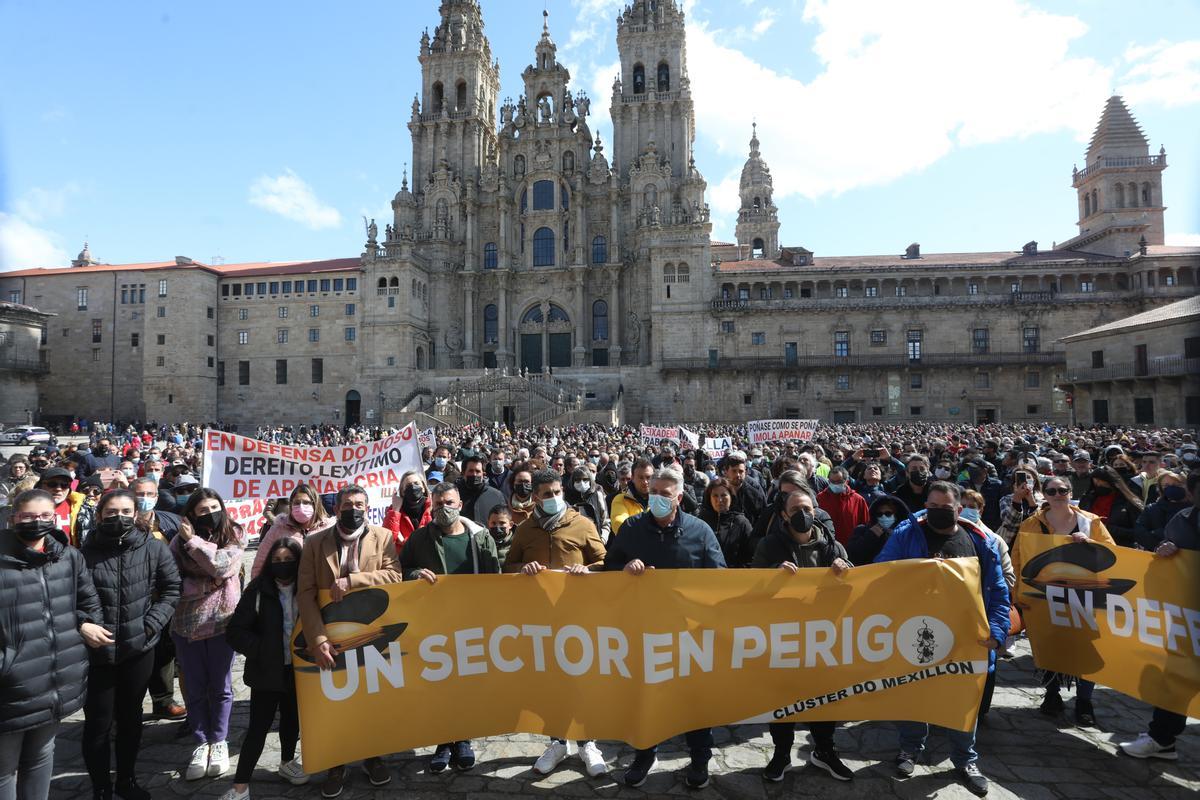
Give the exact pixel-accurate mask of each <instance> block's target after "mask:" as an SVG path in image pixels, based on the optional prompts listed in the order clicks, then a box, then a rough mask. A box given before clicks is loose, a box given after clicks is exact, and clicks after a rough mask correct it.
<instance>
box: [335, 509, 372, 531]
mask: <svg viewBox="0 0 1200 800" xmlns="http://www.w3.org/2000/svg"><path fill="white" fill-rule="evenodd" d="M366 516H367V515H366V512H365V511H363V510H361V509H358V508H343V509H342V510H341V511H339V512H338V525H339V526H340V527H341V529H342V530H344V531H356V530H358V529H359V528H361V527H362V524H363V520H364V519H366Z"/></svg>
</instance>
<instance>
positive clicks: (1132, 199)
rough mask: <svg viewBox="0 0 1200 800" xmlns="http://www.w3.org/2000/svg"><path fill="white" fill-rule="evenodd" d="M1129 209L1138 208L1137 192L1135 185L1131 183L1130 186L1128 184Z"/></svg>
mask: <svg viewBox="0 0 1200 800" xmlns="http://www.w3.org/2000/svg"><path fill="white" fill-rule="evenodd" d="M1129 207H1130V208H1137V207H1138V190H1137V184H1136V183H1133V182H1130V184H1129Z"/></svg>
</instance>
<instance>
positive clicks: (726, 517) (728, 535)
mask: <svg viewBox="0 0 1200 800" xmlns="http://www.w3.org/2000/svg"><path fill="white" fill-rule="evenodd" d="M699 517H700V519H701V520H702V521H703V522H706V523H707V524H708V527H710V528H712V529H713V533H715V534H716V535H717V542H718V543H719V544H720V545H721V553H722V554H723V555H724V556H725V566H727V567H730V568H733V567H748V566H750V562H751V561H752V560H753V559H754V527H753V526H752V525H751V524H750V520H748V519H746V516H745V515H744V514H743V513H742V512H740V511H734V510H733V509H730V510H729V511H725V512H722V513H719V514H718V513H717V512H716V511H714V510H713V509H712V506H709V505H705V506H703V507H702V508H701V509H700V514H699Z"/></svg>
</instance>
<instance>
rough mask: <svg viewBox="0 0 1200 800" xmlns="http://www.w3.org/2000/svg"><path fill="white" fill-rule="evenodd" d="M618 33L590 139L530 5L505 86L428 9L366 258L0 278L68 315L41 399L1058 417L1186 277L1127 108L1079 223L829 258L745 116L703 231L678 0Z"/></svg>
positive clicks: (231, 411) (532, 411) (271, 415)
mask: <svg viewBox="0 0 1200 800" xmlns="http://www.w3.org/2000/svg"><path fill="white" fill-rule="evenodd" d="M616 40H617V47H618V52H619V54H620V65H621V67H620V74H619V75H618V76H617V77H616V79H615V80H614V83H613V87H612V97H611V107H610V113H611V117H612V126H613V140H612V141H611V142H607V143H606V142H603V141H601V139H600V137H599V136H598V135H596V134H595V132H593V131H592V129H591V127H590V126H589V121H590V119H591V102H592V101H591V99H590V98H588V97H587V96H586V95H585V94H584V93H582V92H578V91H575V90H574V89H573V87H572V84H571V76H570V74H569V72H568V70H567V68H566V67H565V66H564V65H563V64H561V63H560V62H559V61H558V58H557V48H556V45H555V43H554V41H553V38H552V36H551V33H550V29H549V25H548V20H547V19H546V18H544V21H543V27H542V31H541V36H540V37H539V38H538V39H537V41H536V44H535V46H534V48H533V54H532V55H533V59H532V61H531V63H530V64H529V65H528V66H526V67H525V69H524V71H523V72H522V73H521V78H522V91H521V93H520V94H519V96H517V97H515V98H510V97H505V98H501V96H500V65H499V63H498V62H497V61H496V60H495V58H494V56H493V54H492V50H491V46H490V43H489V42H488V39H487V36H486V35H485V32H484V20H483V16H482V11H481V8H480V6H479V3H478V0H442V2H441V5H440V8H439V18H438V20H437V24H436V26H435V27H434V28H433V30H432V34H430V33H429V32H426V33H425V34H424V35H422V36H421V38H420V42H419V50H418V58H419V61H420V64H421V85H420V87H419V89H418V90H417V92H416V95H415V97H414V98H413V102H412V111H411V116H410V118H409V122H408V127H409V131H410V133H411V138H412V147H413V153H412V160H411V164H412V172H411V176H409V175H408V174H407V173H406V174H405V176H404V179H403V181H402V183H401V186H400V188H399V191H398V192H397V193H396V195H395V196H394V198H393V199H392V202H391V208H392V219H390V220H381V221H378V222H382V223H383V229H382V230H380V229H379V228H378V226H377V222H376V221H371V223H370V224H369V226H368V228H367V231H366V239H367V241H366V244H365V247H364V249H363V251H362V253H361V254H360V255H359V256H358V257H356V258H346V259H337V260H332V261H320V262H301V263H291V264H227V265H208V264H201V263H198V262H194V261H192V260H191V259H187V258H183V257H179V258H176V259H175V260H172V261H164V262H155V263H151V264H135V265H107V264H101V263H98V262H96V261H94V260H93V259H92V257H91V255H90V253H89V252H88V251H87V250H86V248H85V251H84V252H83V253H81V254H80V257H79V258H78V259H76V261H75V262H73V265H72V266H71V267H67V268H50V269H38V270H25V271H21V272H15V273H6V274H4V275H0V299H4V300H8V301H11V302H14V303H18V304H25V305H32V306H35V307H37V308H39V309H40V310H42V311H46V312H49V313H51V314H54V315H56V316H55V317H52V318H50V319H49V321H48V322H47V332H46V333H45V335H44V336H43V339H42V344H41V348H40V353H39V354H38V359H39V360H40V363H41V364H43V365H44V367H45V368H48V370H49V374H47V375H45V376H43V377H42V379H41V386H42V388H41V408H40V412H41V414H42V416H43V418H45V419H47V420H53V419H56V418H60V417H63V416H66V415H82V416H87V417H93V418H109V417H112V418H118V419H122V418H123V419H158V420H181V419H190V420H198V419H221V420H224V421H227V422H229V423H231V424H237V425H257V424H261V423H264V422H280V423H284V422H293V423H297V424H299V423H309V422H341V423H355V422H362V421H374V422H385V423H389V424H392V423H399V422H404V421H407V420H408V419H413V418H417V419H418V421H419V422H422V421H428V417H429V416H430V415H432V416H433V417H435V418H437V419H440V420H443V421H446V422H465V421H474V420H482V421H485V422H490V421H495V420H503V421H505V422H507V423H509V424H518V425H520V424H540V423H545V422H550V421H555V422H566V421H570V420H614V419H620V420H622V421H625V422H637V421H639V420H640V421H645V422H665V423H672V422H686V421H714V422H716V421H722V422H724V421H729V422H734V421H741V420H745V419H753V418H763V417H785V416H793V417H817V418H820V419H822V420H824V421H827V422H833V421H838V422H851V421H859V422H900V421H910V420H926V421H930V420H941V421H949V422H968V421H979V422H987V421H1005V422H1009V421H1046V420H1049V421H1056V422H1066V421H1068V420H1069V419H1070V418H1071V412H1072V410H1071V408H1070V401H1071V398H1070V392H1069V390H1066V389H1064V388H1063V387H1064V385H1065V383H1064V379H1063V372H1064V369H1065V363H1066V362H1065V355H1064V350H1063V346H1062V344H1061V341H1060V340H1061V339H1062V338H1063V337H1064V336H1067V335H1070V334H1072V333H1075V332H1077V331H1081V330H1084V329H1087V328H1090V327H1093V326H1095V325H1098V324H1103V323H1106V322H1109V321H1112V320H1116V319H1119V318H1121V317H1124V316H1128V315H1130V314H1133V313H1137V312H1140V311H1144V310H1146V309H1147V308H1149V307H1151V306H1154V305H1156V304H1159V303H1164V302H1169V301H1171V300H1177V299H1180V298H1181V297H1186V296H1189V295H1192V294H1195V293H1196V287H1197V272H1198V270H1200V249H1198V248H1179V247H1168V246H1165V245H1164V241H1163V213H1164V210H1165V207H1164V202H1163V189H1162V173H1163V170H1164V169H1165V168H1166V164H1167V159H1166V153H1165V151H1164V150H1161V149H1160V150H1159V151H1158V152H1157V153H1151V152H1150V149H1149V143H1148V141H1147V139H1146V137H1145V136H1144V135H1143V133H1142V132H1141V130H1140V129H1139V127H1138V125H1137V123H1136V122H1135V121H1134V119H1133V117H1132V115H1131V114H1130V112H1129V110H1128V109H1127V108H1126V106H1125V105H1124V103H1123V102H1122V101H1121V99H1120V98H1117V97H1113V98H1110V100H1109V101H1108V103H1107V104H1106V106H1105V108H1104V109H1103V112H1102V115H1101V119H1100V123H1099V125H1098V126H1097V129H1096V133H1095V135H1094V137H1093V139H1092V142H1091V144H1090V146H1089V148H1088V150H1087V154H1086V160H1085V164H1084V166H1083V168H1082V169H1078V168H1076V169H1075V170H1074V171H1073V172H1072V174H1071V176H1070V181H1071V186H1072V188H1073V189H1074V192H1075V195H1076V199H1077V203H1078V211H1077V216H1078V220H1077V223H1078V229H1079V232H1078V234H1076V235H1075V236H1073V237H1072V238H1071V239H1069V240H1068V241H1065V242H1059V243H1056V244H1055V245H1054V246H1053V247H1051V248H1039V246H1038V244H1037V243H1036V242H1028V243H1025V244H1023V245H1022V246H1021V247H1015V248H1014V249H1013V250H1012V251H1005V252H983V253H922V252H921V248H920V245H919V244H915V243H914V244H911V245H909V246H908V247H907V248H905V249H904V252H903V253H902V254H899V253H898V254H897V255H895V256H838V257H828V256H824V255H821V254H819V253H817V252H815V250H816V249H817V243H813V244H812V245H811V246H812V248H813V249H809V248H808V247H804V246H799V245H796V246H785V245H782V244H781V243H780V241H779V228H780V220H779V217H778V209H777V207H776V205H775V203H774V199H773V193H774V184H773V178H772V175H771V172H770V169H769V167H768V165H767V161H766V157H765V155H764V148H763V146H762V142H760V140H759V131H758V130H757V129H756V128H755V129H752V130H751V131H749V133H750V134H751V136H750V140H749V151H748V155H747V160H746V163H745V167H744V169H743V171H742V176H741V182H740V199H741V208H740V210H739V212H738V217H737V222H736V228H735V231H736V239H737V241H736V242H717V241H713V240H712V239H711V230H712V226H711V224H710V219H709V209H708V206H707V205H706V204H705V189H706V183H705V180H704V177H703V176H702V174H701V173H700V170H699V168H698V166H697V164H696V162H695V159H694V153H693V150H694V140H695V132H696V119H695V111H694V106H693V101H692V95H691V86H690V83H689V78H688V68H687V48H686V35H685V20H684V15H683V12H682V10H681V8H680V4H679V3H677V2H675V0H636V2H633V3H632V4H631V5H629V6H627V7H626V8H625V9H624V11H623V12H622V13H621V14H620V16H619V17H618V19H617V23H616ZM763 134H764V136H766V135H767V132H766V131H765V130H764V131H763ZM779 146H780V150H782V143H779ZM1064 196H1065V193H1064ZM900 249H901V248H899V247H898V248H897V250H900ZM118 287H120V288H118ZM130 287H132V289H131V288H130ZM139 287H140V288H139ZM146 287H150V289H149V299H147V288H146ZM177 287H178V288H177ZM156 289H157V290H158V291H157V292H156V291H155V290H156ZM130 292H132V294H130ZM131 296H132V297H135V298H138V299H139V300H140V303H139V302H136V301H135V302H129V298H130V297H131ZM89 298H90V300H89ZM155 306H158V308H155V309H154V311H151V308H153V307H155ZM60 330H61V334H60ZM81 370H82V371H83V372H84V373H86V374H88V375H94V376H96V380H95V381H94V385H92V386H90V387H89V389H90V390H89V392H88V393H87V396H85V397H80V396H79V392H78V386H79V382H78V379H79V374H80V371H81ZM551 375H552V376H553V378H551ZM1129 390H1130V391H1134V392H1136V391H1137V387H1136V386H1132V387H1130V388H1129Z"/></svg>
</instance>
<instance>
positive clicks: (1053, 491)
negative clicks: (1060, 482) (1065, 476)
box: [1042, 486, 1071, 497]
mask: <svg viewBox="0 0 1200 800" xmlns="http://www.w3.org/2000/svg"><path fill="white" fill-rule="evenodd" d="M1070 493H1071V490H1070V489H1068V488H1066V487H1065V486H1051V487H1050V488H1049V489H1043V490H1042V494H1044V495H1046V496H1047V497H1054V496H1055V495H1059V494H1070Z"/></svg>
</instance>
